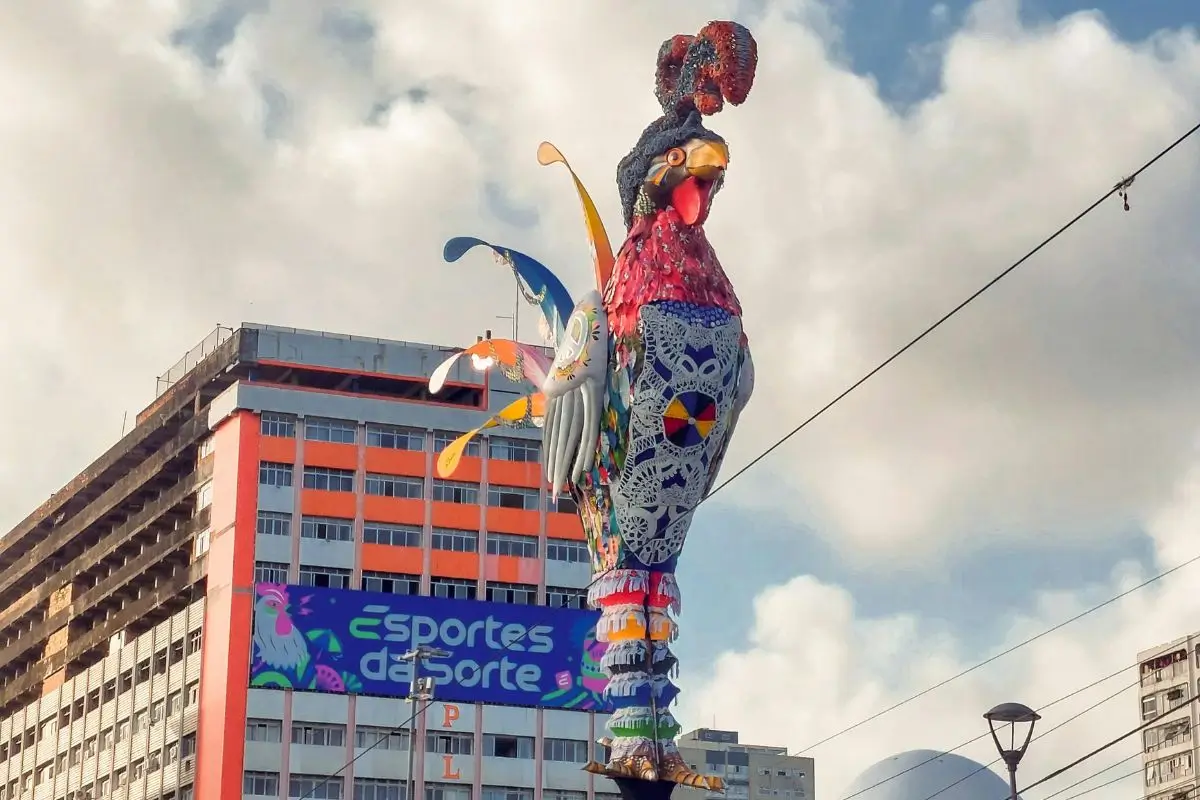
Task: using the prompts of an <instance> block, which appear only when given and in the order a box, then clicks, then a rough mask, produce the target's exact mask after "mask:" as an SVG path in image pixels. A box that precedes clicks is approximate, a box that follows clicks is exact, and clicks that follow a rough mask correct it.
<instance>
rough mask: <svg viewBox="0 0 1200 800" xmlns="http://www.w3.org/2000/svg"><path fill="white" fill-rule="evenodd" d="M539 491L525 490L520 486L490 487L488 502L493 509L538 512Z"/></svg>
mask: <svg viewBox="0 0 1200 800" xmlns="http://www.w3.org/2000/svg"><path fill="white" fill-rule="evenodd" d="M539 496H540V495H538V492H537V489H525V488H522V487H520V486H489V487H488V491H487V502H488V505H489V506H491V507H492V508H519V509H523V510H525V511H537V507H538V497H539Z"/></svg>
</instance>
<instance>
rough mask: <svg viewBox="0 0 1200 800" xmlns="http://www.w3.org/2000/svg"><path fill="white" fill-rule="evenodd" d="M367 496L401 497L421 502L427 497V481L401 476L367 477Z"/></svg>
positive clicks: (372, 475)
mask: <svg viewBox="0 0 1200 800" xmlns="http://www.w3.org/2000/svg"><path fill="white" fill-rule="evenodd" d="M367 494H370V495H375V496H376V497H399V498H401V499H405V500H420V499H421V498H422V497H424V496H425V481H424V480H423V479H421V478H405V477H402V476H400V475H374V474H371V475H367Z"/></svg>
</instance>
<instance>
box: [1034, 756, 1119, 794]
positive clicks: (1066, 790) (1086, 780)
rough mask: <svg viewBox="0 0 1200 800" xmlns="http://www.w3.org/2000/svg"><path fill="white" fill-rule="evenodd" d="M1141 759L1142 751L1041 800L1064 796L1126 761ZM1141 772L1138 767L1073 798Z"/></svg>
mask: <svg viewBox="0 0 1200 800" xmlns="http://www.w3.org/2000/svg"><path fill="white" fill-rule="evenodd" d="M1141 757H1142V753H1141V752H1140V751H1139V752H1137V753H1134V754H1133V755H1131V756H1126V757H1125V758H1122V759H1121V760H1120V761H1117V762H1115V763H1113V764H1109V765H1108V766H1107V767H1105V768H1104V769H1101V770H1096V771H1095V772H1093V773H1092V774H1091V775H1088V776H1087V777H1086V778H1080V779H1079V780H1077V781H1075V782H1074V783H1070V784H1067V785H1066V786H1064V787H1063V788H1061V789H1059V790H1058V791H1057V792H1051V793H1050V794H1048V795H1046V796H1045V797H1042V798H1040V800H1050V798H1051V797H1058V796H1059V795H1060V794H1063V793H1065V792H1069V791H1071V790H1072V789H1074V788H1075V787H1076V786H1081V785H1083V784H1085V783H1087V782H1088V781H1090V780H1092V779H1093V778H1098V777H1100V776H1101V775H1103V774H1104V773H1106V772H1108V771H1109V770H1112V769H1116V768H1117V767H1119V766H1121V765H1122V764H1124V763H1125V762H1126V761H1132V760H1133V759H1135V758H1141ZM1141 771H1142V769H1141V767H1138V768H1137V769H1136V770H1134V771H1133V772H1127V773H1125V774H1124V775H1121V776H1119V777H1117V778H1113V779H1112V780H1110V781H1109V782H1108V783H1101V784H1097V785H1096V786H1093V787H1092V788H1091V789H1085V790H1083V791H1082V792H1080V793H1078V794H1073V795H1071V797H1079V795H1080V794H1086V793H1087V792H1091V791H1094V790H1096V789H1103V788H1104V787H1105V786H1110V785H1112V784H1114V783H1116V782H1117V781H1123V780H1125V779H1126V778H1128V777H1129V776H1130V775H1137V774H1138V773H1139V772H1141ZM1071 797H1068V798H1064V800H1071Z"/></svg>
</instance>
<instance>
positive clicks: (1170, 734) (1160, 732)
mask: <svg viewBox="0 0 1200 800" xmlns="http://www.w3.org/2000/svg"><path fill="white" fill-rule="evenodd" d="M1191 740H1192V721H1191V720H1190V719H1188V718H1187V717H1184V718H1183V719H1177V720H1174V721H1172V722H1168V723H1166V724H1165V725H1159V726H1158V727H1156V728H1150V729H1149V730H1145V731H1142V743H1143V745H1144V746H1145V752H1147V753H1153V752H1154V751H1155V750H1160V749H1162V748H1166V747H1174V746H1176V745H1180V744H1184V743H1185V742H1190V741H1191Z"/></svg>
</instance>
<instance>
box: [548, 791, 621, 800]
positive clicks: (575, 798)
mask: <svg viewBox="0 0 1200 800" xmlns="http://www.w3.org/2000/svg"><path fill="white" fill-rule="evenodd" d="M602 794H604V793H603V792H597V793H596V796H597V798H599V797H600V796H601V795H602ZM617 797H620V795H617ZM542 800H587V792H577V791H575V790H574V789H542Z"/></svg>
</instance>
